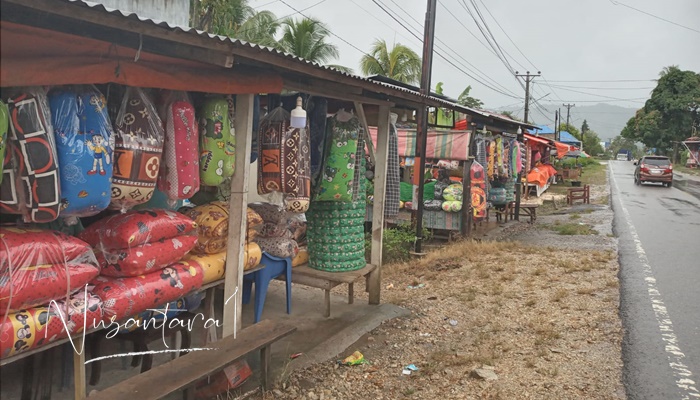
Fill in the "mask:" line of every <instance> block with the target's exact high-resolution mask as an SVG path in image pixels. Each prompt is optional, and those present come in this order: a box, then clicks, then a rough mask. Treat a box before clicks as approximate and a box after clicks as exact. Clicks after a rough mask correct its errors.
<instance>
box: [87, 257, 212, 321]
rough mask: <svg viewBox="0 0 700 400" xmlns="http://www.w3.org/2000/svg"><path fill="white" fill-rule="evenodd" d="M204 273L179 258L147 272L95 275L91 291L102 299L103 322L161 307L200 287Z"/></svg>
mask: <svg viewBox="0 0 700 400" xmlns="http://www.w3.org/2000/svg"><path fill="white" fill-rule="evenodd" d="M203 279H204V273H203V271H202V267H201V266H200V265H199V264H198V263H196V262H189V261H181V262H177V263H175V264H171V265H169V266H168V267H166V268H164V269H162V270H160V271H156V272H152V273H150V274H147V275H141V276H135V277H128V278H112V277H106V276H98V277H97V278H95V279H94V280H93V283H94V284H95V287H94V289H93V290H92V292H93V293H94V294H96V295H98V296H99V297H100V299H102V303H103V309H104V316H103V321H105V322H108V321H110V319H111V318H114V319H115V320H116V321H119V320H122V319H124V318H127V317H129V316H132V315H136V314H138V313H140V312H142V311H146V310H148V309H153V308H157V307H160V306H162V305H163V304H165V303H168V302H171V301H173V300H176V299H178V298H180V297H182V296H184V295H186V294H187V293H190V292H192V291H194V290H196V289H199V288H200V287H202V282H203Z"/></svg>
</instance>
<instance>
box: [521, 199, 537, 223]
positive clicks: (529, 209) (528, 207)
mask: <svg viewBox="0 0 700 400" xmlns="http://www.w3.org/2000/svg"><path fill="white" fill-rule="evenodd" d="M537 207H539V205H538V204H523V203H520V211H521V212H522V213H523V214H525V215H527V216H529V217H530V223H531V224H534V223H535V221H536V220H537Z"/></svg>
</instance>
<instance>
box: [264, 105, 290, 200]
mask: <svg viewBox="0 0 700 400" xmlns="http://www.w3.org/2000/svg"><path fill="white" fill-rule="evenodd" d="M290 118H291V116H290V114H289V112H288V111H287V110H285V109H284V108H282V107H277V108H275V109H274V110H272V111H270V112H269V113H268V114H267V115H266V116H265V117H264V118H263V119H262V121H260V135H259V136H258V156H259V157H260V161H259V162H258V194H268V193H272V192H282V154H281V153H282V136H283V134H284V132H286V130H287V129H288V128H289V119H290Z"/></svg>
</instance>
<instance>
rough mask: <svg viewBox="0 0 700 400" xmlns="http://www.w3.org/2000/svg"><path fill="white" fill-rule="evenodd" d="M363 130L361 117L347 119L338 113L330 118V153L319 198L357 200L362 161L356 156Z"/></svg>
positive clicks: (320, 199)
mask: <svg viewBox="0 0 700 400" xmlns="http://www.w3.org/2000/svg"><path fill="white" fill-rule="evenodd" d="M345 114H348V115H349V113H345ZM361 129H362V127H361V125H360V120H359V118H357V117H354V116H350V117H349V118H348V119H347V120H344V117H342V118H339V117H338V115H336V116H335V117H334V118H332V119H330V120H329V122H328V125H327V131H328V132H327V134H330V135H332V138H331V140H330V142H331V143H330V146H329V147H330V153H329V155H328V157H327V158H326V160H325V164H324V167H323V172H322V179H321V183H320V184H319V190H318V193H317V195H316V201H336V202H350V201H353V194H354V193H355V192H354V191H353V186H354V183H355V181H356V180H355V173H356V172H355V169H356V165H357V163H358V162H360V160H357V159H356V158H357V149H358V139H359V136H360V132H361Z"/></svg>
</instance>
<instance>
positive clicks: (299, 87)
mask: <svg viewBox="0 0 700 400" xmlns="http://www.w3.org/2000/svg"><path fill="white" fill-rule="evenodd" d="M284 88H285V89H288V90H293V91H298V92H303V93H308V94H313V95H317V96H323V97H329V98H332V99H338V100H345V101H352V102H356V101H357V102H361V103H365V104H374V105H379V106H387V107H393V106H394V103H392V102H390V101H385V100H377V99H373V98H371V97H365V96H362V95H358V94H353V93H348V92H344V91H340V90H329V89H326V88H322V87H318V86H308V85H304V84H300V83H297V82H292V81H289V80H285V81H284Z"/></svg>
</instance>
